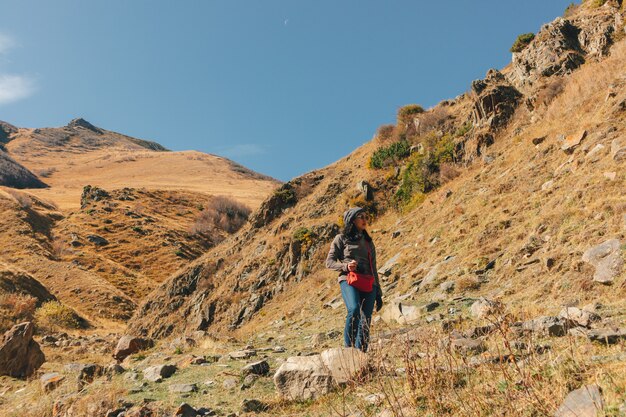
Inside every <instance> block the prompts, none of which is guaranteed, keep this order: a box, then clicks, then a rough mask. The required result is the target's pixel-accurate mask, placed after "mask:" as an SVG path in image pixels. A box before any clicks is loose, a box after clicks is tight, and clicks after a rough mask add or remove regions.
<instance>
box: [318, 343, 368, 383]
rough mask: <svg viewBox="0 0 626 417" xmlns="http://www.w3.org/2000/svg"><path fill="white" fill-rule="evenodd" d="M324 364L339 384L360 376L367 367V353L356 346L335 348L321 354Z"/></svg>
mask: <svg viewBox="0 0 626 417" xmlns="http://www.w3.org/2000/svg"><path fill="white" fill-rule="evenodd" d="M320 356H321V358H322V362H323V363H324V366H325V367H326V368H327V369H329V370H330V372H331V375H332V377H333V379H334V381H335V383H337V384H344V383H346V382H348V381H350V380H353V379H354V378H355V377H358V376H359V375H360V374H361V373H362V372H364V371H365V370H366V369H367V355H366V354H365V353H363V352H361V351H360V350H358V349H354V348H334V349H328V350H325V351H323V352H322V353H321V354H320Z"/></svg>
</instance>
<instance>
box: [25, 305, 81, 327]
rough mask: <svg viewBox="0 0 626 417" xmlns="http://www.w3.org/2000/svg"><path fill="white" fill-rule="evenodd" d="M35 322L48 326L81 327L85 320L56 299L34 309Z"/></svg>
mask: <svg viewBox="0 0 626 417" xmlns="http://www.w3.org/2000/svg"><path fill="white" fill-rule="evenodd" d="M35 320H36V321H37V324H38V325H39V326H42V327H48V328H58V327H60V328H64V329H82V328H85V327H86V323H85V320H84V319H83V318H81V317H80V316H79V315H78V314H76V312H75V311H74V310H72V309H71V308H69V307H67V306H66V305H64V304H61V303H60V302H58V301H48V302H45V303H43V304H42V305H41V307H39V308H38V309H37V310H36V311H35Z"/></svg>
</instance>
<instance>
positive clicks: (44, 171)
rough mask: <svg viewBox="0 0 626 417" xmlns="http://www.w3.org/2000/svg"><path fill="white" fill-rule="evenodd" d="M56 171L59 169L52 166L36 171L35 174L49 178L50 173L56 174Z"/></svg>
mask: <svg viewBox="0 0 626 417" xmlns="http://www.w3.org/2000/svg"><path fill="white" fill-rule="evenodd" d="M55 172H57V169H56V168H54V167H51V168H43V169H40V170H38V171H36V172H35V174H37V176H38V177H42V178H48V177H49V176H50V175H52V174H54V173H55Z"/></svg>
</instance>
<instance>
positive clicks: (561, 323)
mask: <svg viewBox="0 0 626 417" xmlns="http://www.w3.org/2000/svg"><path fill="white" fill-rule="evenodd" d="M571 327H574V325H573V324H572V322H570V321H569V320H567V319H564V318H562V317H553V316H541V317H537V318H536V319H533V320H529V321H526V322H524V323H522V329H524V330H528V331H531V332H535V333H541V334H547V335H548V336H556V337H560V336H565V335H566V334H567V331H568V330H569V329H570V328H571Z"/></svg>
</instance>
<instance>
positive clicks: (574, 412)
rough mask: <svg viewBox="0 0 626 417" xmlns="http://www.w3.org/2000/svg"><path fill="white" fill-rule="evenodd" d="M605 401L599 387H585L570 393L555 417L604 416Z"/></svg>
mask: <svg viewBox="0 0 626 417" xmlns="http://www.w3.org/2000/svg"><path fill="white" fill-rule="evenodd" d="M603 409H604V401H603V399H602V394H601V393H600V388H599V387H598V386H597V385H585V386H583V387H582V388H578V389H577V390H574V391H572V392H570V393H569V394H568V395H567V397H566V398H565V400H564V401H563V404H561V406H560V407H559V408H558V410H556V413H554V416H555V417H596V416H598V415H604V414H603V413H602V410H603Z"/></svg>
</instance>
